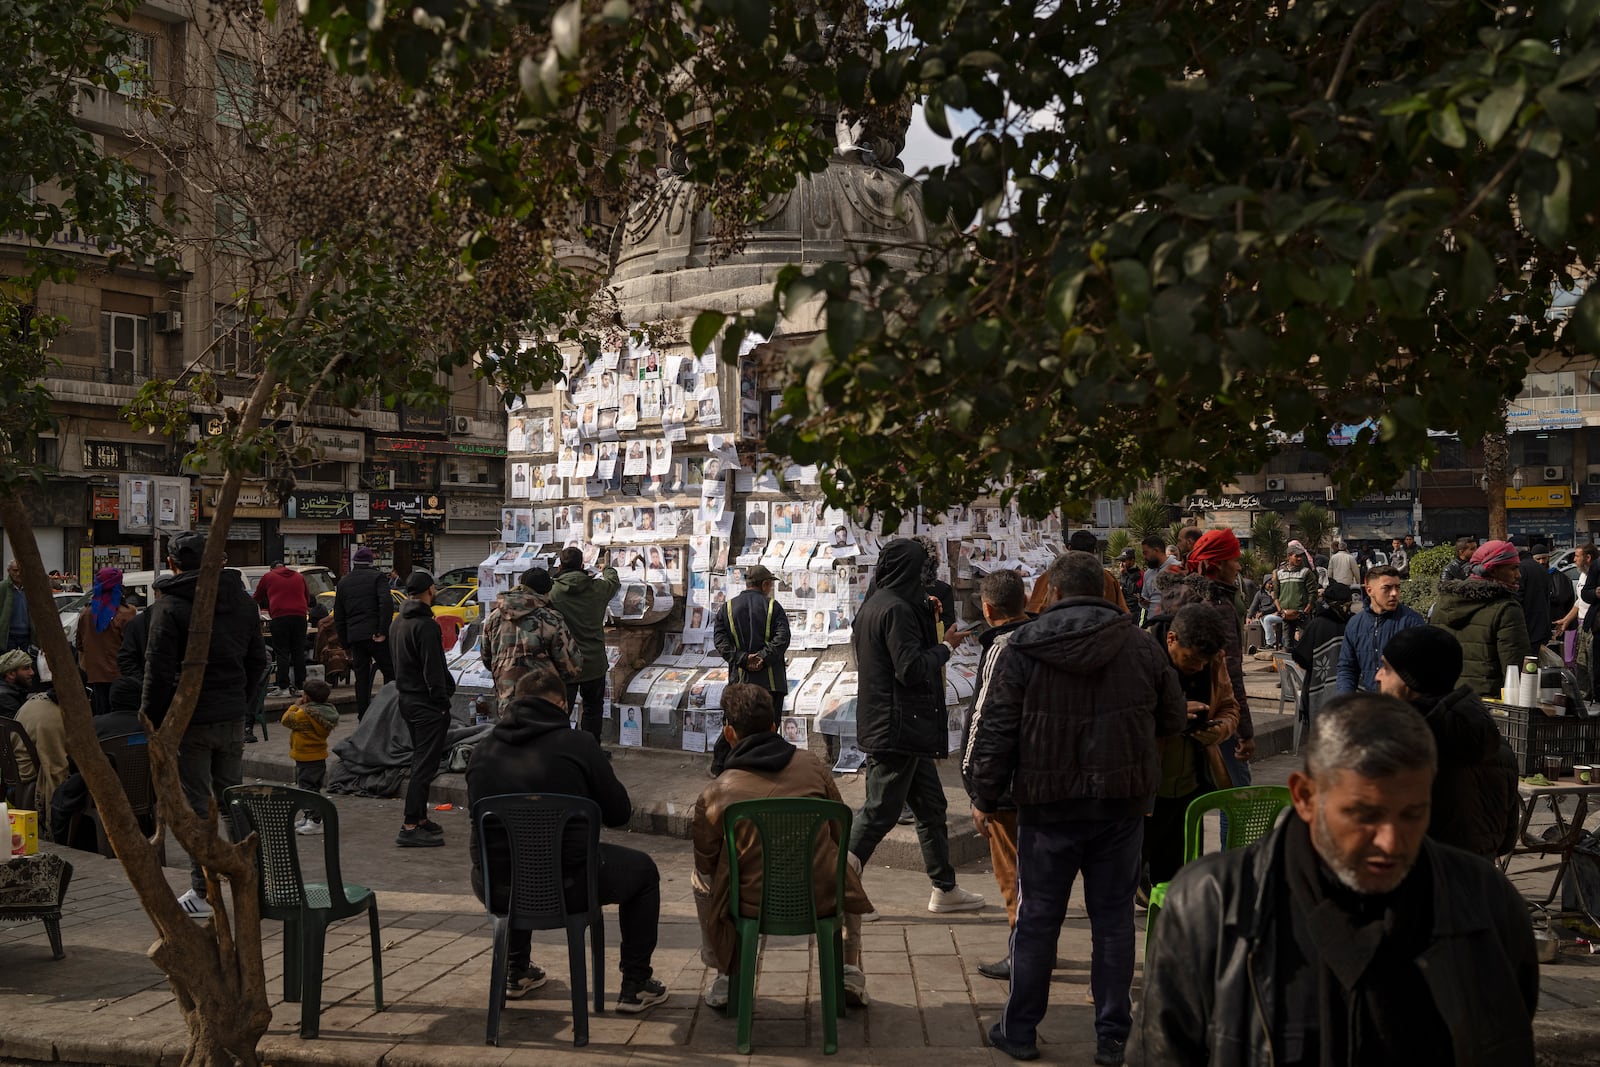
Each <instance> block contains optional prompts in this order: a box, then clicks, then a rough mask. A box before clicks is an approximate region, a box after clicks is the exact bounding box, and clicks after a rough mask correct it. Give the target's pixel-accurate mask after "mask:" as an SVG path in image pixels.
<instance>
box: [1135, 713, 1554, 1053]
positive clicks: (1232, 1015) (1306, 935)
mask: <svg viewBox="0 0 1600 1067" xmlns="http://www.w3.org/2000/svg"><path fill="white" fill-rule="evenodd" d="M1436 766H1437V755H1436V751H1435V747H1434V740H1433V734H1432V733H1431V731H1430V730H1429V728H1428V726H1427V724H1426V723H1425V722H1424V721H1423V717H1422V716H1421V715H1419V714H1417V712H1416V711H1415V710H1413V709H1412V708H1411V707H1409V706H1407V705H1406V704H1404V703H1402V702H1401V701H1399V700H1396V699H1395V698H1393V697H1389V696H1383V695H1381V694H1376V693H1347V694H1343V695H1341V696H1339V697H1336V698H1335V699H1333V700H1332V701H1330V702H1328V704H1326V705H1325V706H1324V707H1323V708H1322V710H1321V711H1320V712H1319V713H1318V714H1317V718H1316V721H1315V723H1314V724H1313V726H1312V731H1311V742H1310V744H1309V745H1308V746H1307V748H1306V757H1305V766H1304V768H1303V769H1302V770H1299V771H1296V772H1294V773H1292V774H1291V775H1290V776H1289V792H1290V794H1291V796H1292V797H1293V803H1294V811H1293V812H1291V813H1289V814H1287V815H1286V816H1285V817H1283V818H1281V819H1279V821H1278V825H1277V827H1276V828H1275V829H1274V830H1272V831H1271V832H1270V833H1269V834H1267V836H1266V837H1264V838H1262V839H1261V840H1260V841H1257V842H1256V843H1255V844H1253V845H1250V846H1248V847H1246V848H1242V849H1232V850H1230V851H1227V852H1216V853H1212V854H1211V855H1208V856H1203V857H1201V858H1200V859H1198V860H1195V861H1193V862H1191V863H1189V864H1186V865H1185V866H1184V867H1183V869H1182V870H1181V871H1179V872H1178V876H1177V877H1176V878H1175V879H1174V880H1173V882H1172V886H1171V888H1170V889H1168V891H1167V897H1166V903H1165V906H1164V907H1163V908H1162V910H1161V913H1160V915H1159V916H1157V917H1156V920H1155V929H1154V940H1153V942H1152V944H1151V947H1150V950H1149V955H1148V957H1147V959H1148V962H1147V965H1146V968H1145V980H1144V1007H1143V1010H1142V1012H1141V1013H1140V1016H1139V1021H1140V1029H1139V1034H1138V1043H1137V1045H1136V1046H1135V1049H1134V1055H1133V1057H1132V1059H1133V1062H1134V1063H1143V1064H1150V1065H1160V1067H1201V1065H1206V1067H1246V1065H1249V1064H1256V1063H1266V1062H1274V1061H1275V1062H1278V1063H1320V1064H1353V1063H1359V1064H1363V1065H1367V1064H1396V1065H1397V1064H1409V1063H1451V1064H1455V1065H1457V1067H1491V1065H1499V1064H1511V1063H1519V1064H1528V1063H1532V1062H1533V1013H1534V1009H1535V1008H1536V1007H1537V1006H1538V1001H1539V964H1538V960H1537V958H1536V956H1535V952H1534V944H1533V930H1532V927H1531V925H1530V924H1529V921H1528V909H1527V907H1526V905H1525V904H1524V903H1523V901H1522V898H1521V897H1520V896H1519V895H1518V894H1517V891H1516V890H1515V889H1513V888H1512V887H1511V884H1510V883H1509V882H1507V881H1506V879H1505V877H1504V876H1503V875H1502V874H1500V872H1499V871H1497V870H1496V869H1495V868H1494V867H1493V866H1492V865H1490V864H1489V863H1488V862H1486V861H1485V860H1483V859H1480V858H1479V857H1477V856H1474V855H1472V854H1470V853H1468V852H1464V851H1462V850H1460V849H1457V848H1453V847H1451V846H1449V845H1445V844H1441V843H1439V842H1438V841H1435V840H1433V839H1431V838H1429V837H1428V836H1427V831H1428V820H1429V816H1430V814H1431V806H1432V790H1433V779H1434V774H1435V768H1436Z"/></svg>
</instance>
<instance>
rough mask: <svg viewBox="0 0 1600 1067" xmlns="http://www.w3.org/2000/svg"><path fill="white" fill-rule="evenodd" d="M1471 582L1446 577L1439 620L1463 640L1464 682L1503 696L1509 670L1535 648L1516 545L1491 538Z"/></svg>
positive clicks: (1436, 608) (1472, 565)
mask: <svg viewBox="0 0 1600 1067" xmlns="http://www.w3.org/2000/svg"><path fill="white" fill-rule="evenodd" d="M1467 569H1468V573H1469V574H1470V577H1468V578H1467V579H1466V580H1465V581H1451V580H1449V579H1441V580H1440V582H1439V599H1438V600H1437V601H1435V602H1434V605H1433V624H1434V625H1435V626H1438V627H1441V628H1443V629H1445V630H1449V631H1450V632H1451V633H1452V634H1454V635H1455V637H1456V640H1457V641H1460V642H1461V659H1462V664H1461V684H1462V685H1469V686H1471V687H1472V691H1473V692H1474V693H1477V694H1478V695H1479V696H1481V697H1494V696H1498V695H1499V693H1500V690H1501V688H1502V687H1503V686H1504V685H1505V677H1506V668H1507V667H1509V666H1512V665H1514V664H1515V665H1521V663H1522V658H1523V657H1524V656H1527V655H1530V654H1532V652H1533V642H1531V641H1529V640H1528V623H1527V619H1526V618H1525V616H1524V615H1523V613H1522V602H1521V600H1519V599H1518V597H1517V581H1518V578H1519V577H1520V571H1519V567H1518V557H1517V549H1516V546H1515V545H1513V544H1512V543H1511V542H1510V541H1485V542H1484V543H1483V544H1482V545H1481V546H1480V547H1479V548H1478V550H1477V551H1476V552H1474V553H1473V554H1472V559H1471V561H1470V562H1469V563H1468V568H1467Z"/></svg>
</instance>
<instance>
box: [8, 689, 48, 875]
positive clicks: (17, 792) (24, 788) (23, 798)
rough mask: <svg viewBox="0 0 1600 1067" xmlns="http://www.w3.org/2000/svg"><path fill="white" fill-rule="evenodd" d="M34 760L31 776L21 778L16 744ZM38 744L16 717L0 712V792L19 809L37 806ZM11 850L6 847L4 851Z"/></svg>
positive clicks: (36, 808) (29, 809)
mask: <svg viewBox="0 0 1600 1067" xmlns="http://www.w3.org/2000/svg"><path fill="white" fill-rule="evenodd" d="M18 745H21V746H22V751H23V752H25V753H26V754H27V756H28V759H29V760H31V761H32V762H33V777H32V778H29V779H27V780H23V777H22V765H21V764H20V763H18V762H17V746H18ZM42 766H43V764H42V763H40V761H39V748H38V746H36V745H35V744H34V743H33V738H31V737H29V736H28V731H26V730H24V729H23V728H22V727H21V726H18V725H17V721H16V720H15V719H8V718H5V717H3V716H0V796H3V797H4V798H5V801H6V803H7V804H9V805H11V806H12V807H13V808H17V809H19V810H22V811H38V810H39V804H38V800H39V796H38V793H39V768H40V767H42ZM10 852H11V850H10V849H6V853H7V855H9V854H10Z"/></svg>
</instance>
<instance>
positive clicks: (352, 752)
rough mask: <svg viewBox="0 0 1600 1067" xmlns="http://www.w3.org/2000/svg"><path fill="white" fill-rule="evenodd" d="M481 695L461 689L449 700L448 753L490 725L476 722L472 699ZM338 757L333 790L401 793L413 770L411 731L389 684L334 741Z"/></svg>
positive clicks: (330, 777)
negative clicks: (351, 728) (352, 727)
mask: <svg viewBox="0 0 1600 1067" xmlns="http://www.w3.org/2000/svg"><path fill="white" fill-rule="evenodd" d="M479 695H480V694H479V693H478V692H476V691H467V690H462V691H459V692H457V693H456V695H455V698H454V699H453V700H451V702H450V721H451V726H450V732H449V733H448V734H447V735H446V744H445V754H446V757H447V758H448V755H449V752H450V749H451V748H453V747H454V746H455V745H456V743H457V742H459V741H471V740H476V739H477V738H479V737H481V736H482V735H484V734H486V733H488V732H489V728H490V727H489V725H488V724H484V725H481V726H474V725H473V724H472V701H473V700H474V699H475V698H476V697H478V696H479ZM333 754H334V755H335V756H337V757H338V759H337V760H335V761H333V762H331V763H330V765H329V767H328V784H327V786H326V787H325V788H326V789H327V791H328V792H329V793H347V794H354V795H356V796H366V797H397V796H399V795H400V794H401V793H402V792H403V791H404V790H405V786H406V779H407V778H408V777H409V776H410V773H411V731H410V730H408V729H406V721H405V719H403V718H401V717H400V704H399V701H398V700H397V699H396V695H395V688H394V686H393V685H392V684H385V685H384V687H383V688H382V689H380V690H378V692H377V693H375V694H374V695H373V697H372V704H371V705H370V706H368V708H367V713H366V714H365V715H363V716H362V717H361V722H360V723H359V724H358V725H357V726H356V729H355V732H354V733H352V734H351V735H350V736H349V737H347V738H345V739H344V740H343V741H340V742H338V743H337V744H335V745H334V746H333Z"/></svg>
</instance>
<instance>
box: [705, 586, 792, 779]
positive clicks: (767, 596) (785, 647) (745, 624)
mask: <svg viewBox="0 0 1600 1067" xmlns="http://www.w3.org/2000/svg"><path fill="white" fill-rule="evenodd" d="M744 586H745V589H744V592H742V593H740V594H739V595H738V596H736V597H734V598H733V599H732V600H730V601H728V602H727V603H726V604H725V605H723V608H722V610H721V611H719V612H717V613H716V615H715V616H713V619H714V621H713V623H712V628H711V632H712V637H713V638H714V640H715V641H716V645H717V655H719V656H721V657H722V658H723V659H725V660H727V661H728V682H729V683H730V684H732V683H737V682H748V683H750V684H751V685H758V686H760V687H761V688H762V689H765V690H766V691H767V692H768V693H770V694H771V695H772V714H773V716H774V721H776V720H777V719H778V718H781V717H782V715H783V698H784V697H785V696H787V695H788V693H789V679H788V676H787V675H786V674H785V673H784V662H783V657H784V654H785V653H787V652H788V651H789V615H788V613H787V612H785V611H784V610H783V608H782V607H781V606H780V605H779V604H778V601H777V599H776V598H775V597H774V596H773V594H774V593H775V592H776V590H777V588H778V576H777V575H775V574H773V573H772V572H771V571H769V570H768V569H767V568H765V567H763V566H761V565H760V564H757V565H756V566H754V567H751V568H750V569H749V570H747V571H745V572H744ZM732 750H733V746H732V745H731V744H730V743H729V742H728V739H727V738H726V737H721V736H719V737H718V738H717V744H716V748H715V749H714V750H713V751H712V754H711V776H712V777H713V778H715V777H716V776H717V775H719V774H721V773H722V768H723V767H724V766H725V765H726V764H727V762H728V753H729V752H731V751H732Z"/></svg>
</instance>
